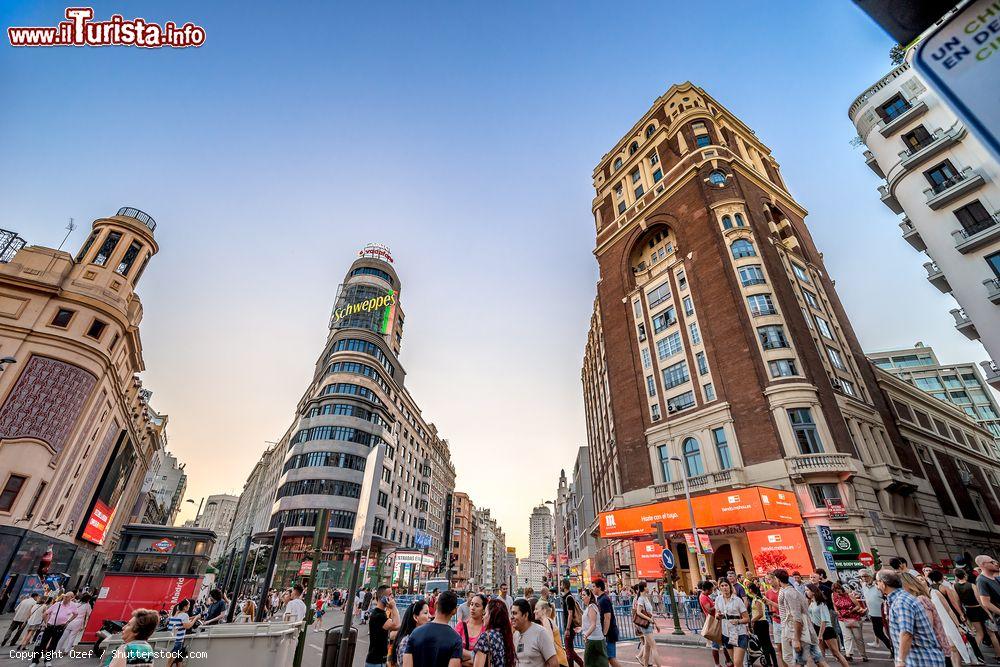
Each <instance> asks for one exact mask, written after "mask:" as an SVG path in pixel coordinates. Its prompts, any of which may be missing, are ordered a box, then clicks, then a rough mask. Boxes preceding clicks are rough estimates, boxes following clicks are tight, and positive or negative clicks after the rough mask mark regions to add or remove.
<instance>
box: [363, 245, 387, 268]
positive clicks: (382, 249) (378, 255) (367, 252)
mask: <svg viewBox="0 0 1000 667" xmlns="http://www.w3.org/2000/svg"><path fill="white" fill-rule="evenodd" d="M358 257H372V258H374V259H381V260H384V261H386V262H388V263H389V264H392V253H390V252H389V246H387V245H383V244H381V243H369V244H368V245H366V246H365V247H364V248H362V249H361V250H359V251H358Z"/></svg>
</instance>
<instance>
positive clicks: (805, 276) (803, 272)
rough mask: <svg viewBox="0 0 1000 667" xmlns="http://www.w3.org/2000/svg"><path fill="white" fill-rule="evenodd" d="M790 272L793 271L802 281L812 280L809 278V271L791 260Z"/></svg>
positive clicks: (808, 281)
mask: <svg viewBox="0 0 1000 667" xmlns="http://www.w3.org/2000/svg"><path fill="white" fill-rule="evenodd" d="M792 273H794V274H795V277H796V278H798V279H799V280H801V281H802V282H804V283H811V282H812V280H810V279H809V273H808V272H807V271H806V270H805V269H804V268H803V267H801V266H799V265H798V264H796V263H795V262H792Z"/></svg>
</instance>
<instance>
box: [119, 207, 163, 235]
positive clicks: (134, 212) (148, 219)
mask: <svg viewBox="0 0 1000 667" xmlns="http://www.w3.org/2000/svg"><path fill="white" fill-rule="evenodd" d="M116 215H121V216H124V217H126V218H132V219H133V220H138V221H139V222H141V223H142V224H144V225H146V227H148V228H149V231H151V232H155V231H156V220H153V216H151V215H149V214H148V213H144V212H143V211H140V210H139V209H137V208H133V207H131V206H122V207H121V208H120V209H118V213H117V214H116Z"/></svg>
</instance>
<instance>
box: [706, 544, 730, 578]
mask: <svg viewBox="0 0 1000 667" xmlns="http://www.w3.org/2000/svg"><path fill="white" fill-rule="evenodd" d="M730 570H735V568H734V567H733V550H732V548H730V546H729V545H728V544H723V545H721V546H720V547H719V548H717V549H716V550H715V553H714V554H713V555H712V571H713V573H714V574H715V580H716V581H719V580H720V579H725V578H726V573H727V572H729V571H730Z"/></svg>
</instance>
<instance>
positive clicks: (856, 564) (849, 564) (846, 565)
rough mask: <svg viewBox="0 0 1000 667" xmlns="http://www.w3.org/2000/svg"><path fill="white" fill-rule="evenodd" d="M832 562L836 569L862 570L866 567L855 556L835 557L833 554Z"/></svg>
mask: <svg viewBox="0 0 1000 667" xmlns="http://www.w3.org/2000/svg"><path fill="white" fill-rule="evenodd" d="M833 562H834V564H835V566H836V568H837V569H838V570H862V569H864V568H866V567H868V566H867V565H865V564H864V563H863V562H861V561H860V560H857V559H855V558H837V557H836V556H834V561H833Z"/></svg>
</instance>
